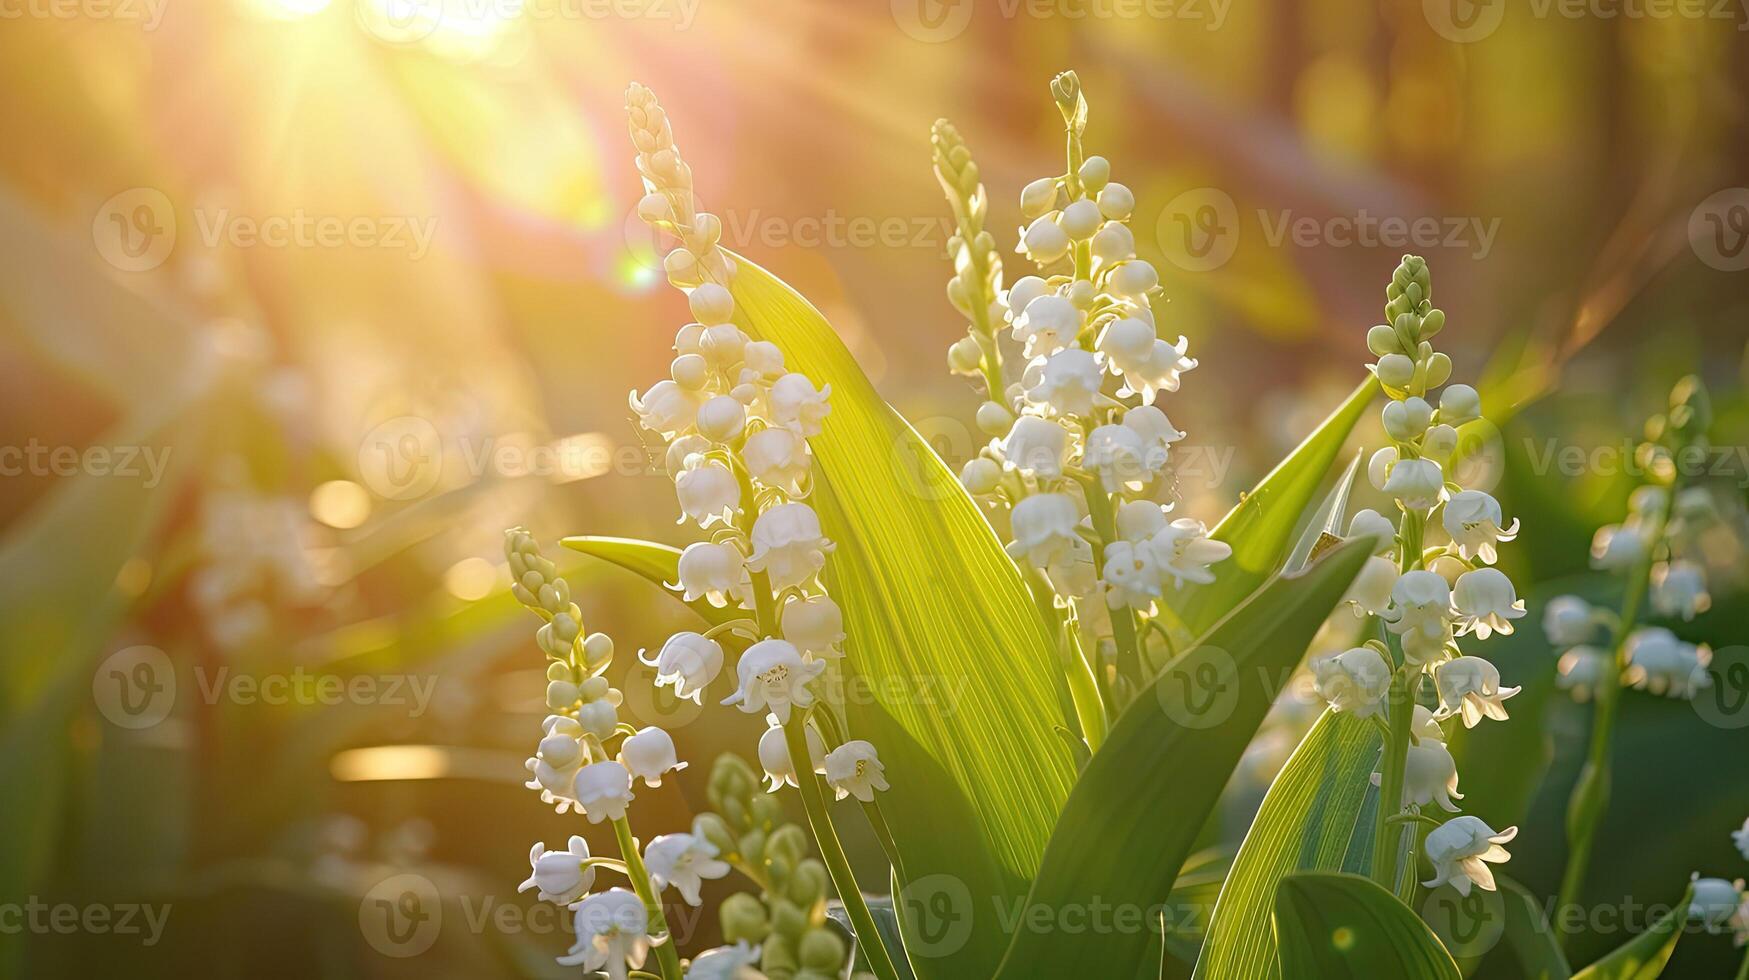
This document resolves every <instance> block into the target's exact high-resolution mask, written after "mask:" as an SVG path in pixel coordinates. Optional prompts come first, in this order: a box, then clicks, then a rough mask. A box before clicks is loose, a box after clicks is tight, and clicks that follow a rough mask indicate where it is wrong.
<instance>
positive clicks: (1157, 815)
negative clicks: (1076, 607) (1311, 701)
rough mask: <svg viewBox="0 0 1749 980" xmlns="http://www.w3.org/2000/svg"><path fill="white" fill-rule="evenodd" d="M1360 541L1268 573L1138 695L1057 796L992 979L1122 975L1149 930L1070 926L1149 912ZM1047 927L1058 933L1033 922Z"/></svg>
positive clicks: (1351, 564) (1336, 593)
mask: <svg viewBox="0 0 1749 980" xmlns="http://www.w3.org/2000/svg"><path fill="white" fill-rule="evenodd" d="M1366 557H1367V554H1366V547H1365V545H1364V544H1361V543H1358V542H1356V543H1350V544H1345V545H1343V546H1341V547H1339V548H1336V549H1334V550H1332V551H1330V552H1329V553H1327V554H1326V555H1324V557H1323V558H1321V559H1319V560H1318V561H1317V562H1315V563H1313V564H1312V565H1311V566H1310V567H1308V568H1306V569H1305V570H1304V571H1302V572H1300V573H1297V574H1294V575H1278V576H1277V577H1276V578H1274V579H1272V580H1271V581H1270V582H1269V583H1268V584H1267V585H1266V586H1264V587H1263V588H1262V589H1260V590H1258V591H1257V593H1256V594H1254V595H1253V596H1251V598H1249V599H1247V600H1246V601H1245V602H1244V603H1243V604H1242V605H1240V606H1239V608H1237V609H1235V610H1233V611H1232V613H1230V614H1229V615H1228V616H1227V617H1226V618H1224V619H1223V620H1221V622H1220V623H1218V624H1216V626H1215V627H1214V629H1212V630H1210V631H1209V632H1208V633H1207V635H1205V636H1204V637H1203V638H1202V640H1201V641H1199V642H1198V644H1197V645H1196V646H1195V647H1193V648H1192V649H1189V650H1187V651H1185V652H1184V653H1183V654H1181V655H1180V656H1178V657H1177V658H1175V659H1174V660H1173V661H1172V662H1171V663H1169V664H1167V666H1166V669H1165V670H1164V671H1162V672H1161V674H1160V676H1159V677H1158V678H1156V679H1155V681H1154V682H1153V683H1152V684H1150V685H1149V686H1148V687H1146V688H1145V689H1143V691H1142V692H1141V694H1140V695H1139V696H1138V697H1137V698H1136V701H1135V703H1134V704H1132V705H1131V706H1130V709H1129V710H1128V711H1126V712H1125V713H1124V714H1123V716H1122V717H1120V718H1119V719H1118V720H1117V723H1116V724H1115V725H1113V726H1112V730H1111V735H1110V737H1109V738H1108V739H1107V741H1106V743H1105V745H1104V746H1103V747H1102V748H1101V749H1100V750H1099V752H1098V753H1097V754H1095V755H1094V757H1093V761H1092V762H1091V763H1089V764H1088V766H1087V769H1086V771H1085V772H1083V773H1082V774H1081V780H1080V782H1078V783H1076V784H1075V791H1074V792H1073V793H1072V794H1070V796H1069V802H1068V805H1067V806H1066V807H1064V809H1063V816H1062V819H1061V820H1060V821H1059V822H1058V825H1057V827H1058V829H1057V832H1056V833H1055V834H1053V835H1052V836H1051V842H1050V846H1049V847H1048V848H1047V849H1046V851H1045V860H1044V866H1043V867H1042V868H1040V870H1039V874H1038V877H1037V879H1035V880H1034V881H1033V886H1032V891H1031V893H1030V894H1029V895H1028V896H1027V904H1026V906H1025V907H1024V908H1021V909H1017V910H1015V912H1016V913H1017V915H1015V916H1010V917H1008V919H1007V923H1006V924H1007V925H1008V926H1009V927H1011V928H1012V927H1015V926H1019V927H1020V928H1019V931H1017V932H1016V934H1015V936H1014V941H1013V943H1012V944H1011V945H1010V946H1009V950H1008V955H1007V957H1006V958H1004V960H1003V963H1002V971H1001V972H1000V974H998V975H999V976H1000V977H1002V978H1004V980H1014V978H1021V977H1071V976H1090V977H1101V978H1107V977H1135V976H1139V975H1140V974H1141V973H1142V971H1143V970H1144V969H1148V968H1150V967H1154V966H1155V965H1156V964H1157V960H1151V959H1150V957H1149V955H1148V954H1149V947H1150V945H1151V940H1152V939H1153V937H1152V936H1151V935H1150V930H1149V929H1148V928H1142V927H1137V928H1133V929H1127V930H1126V929H1125V928H1123V927H1122V925H1121V920H1115V919H1114V923H1115V924H1116V928H1110V929H1107V930H1104V931H1101V932H1098V934H1096V935H1095V934H1094V933H1095V932H1096V929H1093V928H1089V929H1086V930H1083V931H1079V932H1076V931H1072V929H1071V927H1072V926H1073V925H1074V923H1075V921H1076V920H1078V919H1081V918H1086V917H1090V916H1092V915H1095V914H1097V913H1098V912H1099V910H1101V909H1104V910H1106V912H1107V914H1109V915H1113V916H1121V915H1124V914H1126V913H1127V912H1130V911H1136V910H1146V909H1151V908H1154V907H1155V906H1157V905H1159V903H1160V902H1161V901H1162V900H1163V899H1164V898H1165V897H1166V896H1167V895H1169V894H1170V893H1171V891H1172V887H1173V884H1174V882H1175V880H1176V878H1177V876H1178V873H1179V869H1180V867H1181V866H1182V865H1183V863H1184V860H1185V857H1186V856H1187V855H1188V854H1189V852H1190V849H1191V847H1192V845H1193V844H1194V842H1195V840H1196V837H1197V833H1198V831H1199V830H1201V828H1202V827H1203V825H1204V823H1205V822H1206V820H1207V818H1208V815H1209V812H1210V811H1211V810H1212V809H1213V808H1214V805H1215V803H1216V801H1217V800H1218V799H1219V797H1220V793H1221V790H1222V788H1223V787H1224V786H1225V785H1226V783H1227V779H1228V777H1229V776H1231V774H1232V771H1233V767H1234V766H1235V765H1237V764H1238V761H1239V758H1240V756H1241V755H1242V754H1243V752H1244V750H1245V746H1246V744H1247V743H1249V742H1250V740H1251V736H1252V735H1253V734H1255V733H1256V731H1257V726H1258V725H1259V724H1260V723H1261V722H1262V721H1263V716H1264V714H1265V713H1266V712H1268V710H1269V706H1270V704H1271V703H1272V702H1273V701H1274V699H1275V696H1276V694H1277V693H1278V692H1279V691H1280V689H1281V686H1282V684H1283V683H1284V682H1285V681H1286V679H1287V677H1288V675H1289V674H1290V673H1291V672H1292V670H1293V668H1294V666H1295V665H1296V664H1298V663H1299V660H1300V657H1301V655H1302V654H1303V653H1304V652H1305V649H1306V645H1307V644H1308V643H1309V642H1311V639H1312V636H1313V634H1315V633H1316V632H1317V630H1318V627H1319V626H1320V625H1322V623H1323V622H1324V618H1325V617H1326V616H1328V615H1329V613H1330V610H1331V609H1332V608H1333V607H1334V606H1335V605H1336V603H1337V602H1338V601H1340V600H1341V598H1342V594H1343V592H1344V591H1346V590H1347V588H1348V585H1349V583H1350V582H1351V581H1352V580H1353V579H1354V575H1355V573H1356V572H1357V571H1359V569H1360V566H1361V564H1362V563H1363V562H1364V561H1365V560H1366ZM1044 913H1049V915H1048V916H1045V924H1046V925H1051V924H1060V926H1061V928H1041V927H1039V924H1038V921H1039V917H1040V916H1041V915H1044Z"/></svg>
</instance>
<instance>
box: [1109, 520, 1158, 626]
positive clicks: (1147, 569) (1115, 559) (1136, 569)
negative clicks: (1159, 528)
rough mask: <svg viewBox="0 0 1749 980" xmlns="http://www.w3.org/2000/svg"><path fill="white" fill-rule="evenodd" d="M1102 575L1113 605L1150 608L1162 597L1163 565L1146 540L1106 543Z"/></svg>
mask: <svg viewBox="0 0 1749 980" xmlns="http://www.w3.org/2000/svg"><path fill="white" fill-rule="evenodd" d="M1162 533H1163V532H1162ZM1100 578H1101V579H1103V580H1104V582H1105V585H1106V593H1105V601H1106V602H1108V603H1111V604H1112V605H1114V606H1126V607H1128V608H1131V609H1147V608H1148V607H1149V606H1151V605H1152V604H1153V602H1154V600H1155V599H1158V598H1160V591H1161V587H1162V576H1161V573H1160V565H1159V563H1158V562H1157V561H1155V560H1154V550H1153V548H1151V547H1150V546H1149V545H1148V543H1147V542H1141V543H1132V542H1129V541H1113V542H1112V543H1111V544H1108V545H1106V546H1105V567H1104V568H1103V569H1102V570H1101V575H1100Z"/></svg>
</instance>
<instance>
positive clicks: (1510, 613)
mask: <svg viewBox="0 0 1749 980" xmlns="http://www.w3.org/2000/svg"><path fill="white" fill-rule="evenodd" d="M1451 601H1452V605H1453V606H1454V607H1456V609H1457V613H1458V619H1457V621H1458V624H1459V629H1458V635H1459V636H1462V635H1464V634H1465V633H1474V634H1476V636H1477V637H1478V638H1480V639H1483V640H1486V639H1487V638H1488V635H1489V634H1490V633H1500V634H1502V635H1505V636H1510V635H1511V634H1512V621H1513V620H1515V619H1518V618H1519V617H1521V616H1523V615H1524V601H1523V600H1522V599H1519V598H1518V594H1517V592H1515V591H1514V590H1513V588H1512V580H1511V579H1509V578H1507V577H1506V573H1505V572H1502V571H1501V570H1499V569H1498V568H1478V569H1476V570H1475V571H1473V572H1465V573H1463V574H1462V575H1459V576H1458V580H1457V585H1455V586H1453V588H1452V590H1451Z"/></svg>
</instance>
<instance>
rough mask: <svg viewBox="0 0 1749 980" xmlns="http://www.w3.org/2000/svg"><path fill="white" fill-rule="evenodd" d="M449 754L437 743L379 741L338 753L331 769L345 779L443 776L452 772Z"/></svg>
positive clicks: (360, 781) (354, 781) (367, 780)
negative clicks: (376, 743) (394, 743)
mask: <svg viewBox="0 0 1749 980" xmlns="http://www.w3.org/2000/svg"><path fill="white" fill-rule="evenodd" d="M449 763H450V760H449V754H448V752H446V751H445V750H444V749H443V748H442V747H441V746H437V745H378V746H374V747H372V748H368V749H349V750H347V751H345V752H341V753H338V754H337V755H335V756H334V759H333V761H331V762H330V763H329V764H328V770H329V772H331V773H333V774H334V778H335V779H338V780H339V781H341V782H343V783H363V782H373V781H376V780H383V779H442V778H443V777H444V776H447V775H449V772H450V764H449Z"/></svg>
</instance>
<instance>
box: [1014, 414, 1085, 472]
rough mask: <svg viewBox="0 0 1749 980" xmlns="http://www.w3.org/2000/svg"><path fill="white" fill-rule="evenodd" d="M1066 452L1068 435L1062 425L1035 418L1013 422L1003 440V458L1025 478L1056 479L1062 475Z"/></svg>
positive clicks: (1024, 417) (1028, 416) (1027, 416)
mask: <svg viewBox="0 0 1749 980" xmlns="http://www.w3.org/2000/svg"><path fill="white" fill-rule="evenodd" d="M1068 453H1069V432H1068V430H1067V429H1064V428H1063V427H1062V426H1061V425H1058V424H1057V423H1055V422H1053V421H1051V420H1049V419H1041V418H1039V417H1038V416H1036V415H1022V416H1020V417H1019V418H1017V419H1015V420H1014V425H1013V426H1012V427H1010V428H1009V430H1008V436H1007V438H1006V439H1004V440H1003V441H1002V458H1003V460H1005V461H1006V462H1007V463H1008V465H1009V466H1011V467H1013V468H1014V469H1017V470H1019V471H1020V472H1022V473H1025V474H1026V475H1028V476H1036V477H1041V478H1053V479H1054V478H1056V477H1059V476H1062V475H1063V459H1064V457H1066V456H1067V455H1068Z"/></svg>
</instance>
